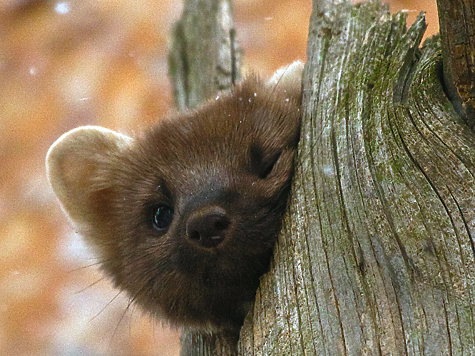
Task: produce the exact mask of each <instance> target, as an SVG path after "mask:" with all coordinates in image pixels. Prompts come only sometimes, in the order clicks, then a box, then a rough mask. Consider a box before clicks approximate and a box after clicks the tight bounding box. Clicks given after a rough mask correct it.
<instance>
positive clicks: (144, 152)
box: [47, 70, 301, 329]
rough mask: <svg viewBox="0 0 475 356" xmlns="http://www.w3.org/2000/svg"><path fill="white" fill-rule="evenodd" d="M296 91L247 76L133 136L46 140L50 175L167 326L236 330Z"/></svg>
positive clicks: (106, 262)
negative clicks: (51, 142)
mask: <svg viewBox="0 0 475 356" xmlns="http://www.w3.org/2000/svg"><path fill="white" fill-rule="evenodd" d="M300 71H301V70H300ZM300 71H298V74H299V75H300ZM298 83H300V80H299V81H298ZM299 98H300V88H299V87H298V90H297V92H295V91H292V90H290V89H288V87H279V86H278V85H277V84H266V83H264V82H262V81H260V80H259V79H257V78H255V77H251V78H249V79H247V80H245V81H244V82H243V83H241V84H239V85H238V86H236V87H235V88H234V89H233V90H232V91H231V92H230V93H227V94H220V95H219V96H218V97H217V98H216V99H215V100H214V99H213V100H210V101H209V102H207V103H206V104H205V105H203V106H202V107H201V108H200V109H198V110H194V111H190V112H185V113H178V114H176V115H174V116H172V117H169V118H164V119H162V120H161V121H160V122H159V123H157V124H156V125H155V126H153V127H151V128H150V129H149V130H147V131H146V132H143V133H142V134H140V135H137V136H134V137H128V136H125V135H122V134H119V133H116V132H114V131H110V130H107V129H104V128H99V127H92V126H89V127H82V128H78V129H75V130H72V131H71V132H69V133H66V134H65V135H63V136H62V137H61V138H60V139H58V141H57V142H56V143H55V144H54V145H53V146H52V147H51V149H50V151H49V153H48V157H47V170H48V176H49V179H50V182H51V184H52V187H53V190H54V191H55V193H56V195H57V196H58V198H59V200H60V202H61V204H62V206H63V208H64V210H65V211H66V213H67V214H68V215H69V217H70V218H71V220H72V221H73V223H74V224H75V226H76V227H77V229H78V230H79V232H81V233H82V234H83V235H84V237H85V238H86V240H87V241H88V242H89V243H90V244H92V245H93V246H94V247H95V248H96V250H97V252H98V254H99V257H100V259H101V261H102V268H103V269H104V270H105V272H106V273H107V274H108V275H109V276H110V277H112V280H113V281H114V283H115V285H116V286H117V287H118V288H120V289H123V290H126V291H127V292H128V294H129V296H130V298H131V299H132V300H133V301H135V302H136V303H138V304H139V305H140V306H142V307H143V308H144V309H145V310H146V311H148V312H150V313H151V314H153V315H155V316H157V317H158V318H160V319H163V320H165V321H167V322H169V323H171V324H174V325H179V326H186V327H192V328H207V329H210V328H231V329H232V328H236V327H239V326H240V325H241V324H242V321H243V319H244V316H245V314H246V312H247V310H248V308H249V305H250V304H251V303H252V300H253V298H254V294H255V291H256V289H257V287H258V284H259V278H260V276H261V275H262V274H263V273H264V272H265V271H266V270H267V268H268V265H269V261H270V258H271V255H272V250H273V246H274V243H275V240H276V237H277V234H278V232H279V230H280V225H281V220H282V216H283V213H284V212H285V207H286V202H287V199H288V194H289V189H290V182H291V178H292V174H293V160H294V156H295V152H296V147H297V142H298V134H299V122H300V112H299Z"/></svg>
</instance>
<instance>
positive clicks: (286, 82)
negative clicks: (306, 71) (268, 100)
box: [266, 61, 304, 102]
mask: <svg viewBox="0 0 475 356" xmlns="http://www.w3.org/2000/svg"><path fill="white" fill-rule="evenodd" d="M303 68H304V63H303V62H301V61H295V62H293V63H292V64H289V65H286V66H283V67H281V68H279V69H277V71H276V72H275V73H274V74H273V75H272V77H271V78H270V79H269V80H268V81H267V83H266V86H267V87H268V88H270V89H277V90H279V91H283V92H285V93H286V94H287V96H288V97H290V98H292V99H294V100H297V102H300V98H301V95H302V72H303Z"/></svg>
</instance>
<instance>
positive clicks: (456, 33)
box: [437, 0, 475, 128]
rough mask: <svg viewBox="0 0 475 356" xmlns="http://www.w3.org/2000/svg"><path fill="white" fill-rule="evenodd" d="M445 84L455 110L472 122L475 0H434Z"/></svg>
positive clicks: (474, 115)
mask: <svg viewBox="0 0 475 356" xmlns="http://www.w3.org/2000/svg"><path fill="white" fill-rule="evenodd" d="M437 9H438V11H439V24H440V37H441V38H442V53H443V56H442V57H443V63H444V66H443V73H444V85H445V90H446V92H447V95H448V96H449V98H450V99H451V101H452V103H453V104H454V107H455V110H456V111H457V113H458V114H460V116H462V118H463V119H464V121H465V122H466V123H467V125H469V126H470V127H472V128H473V127H474V126H475V0H437Z"/></svg>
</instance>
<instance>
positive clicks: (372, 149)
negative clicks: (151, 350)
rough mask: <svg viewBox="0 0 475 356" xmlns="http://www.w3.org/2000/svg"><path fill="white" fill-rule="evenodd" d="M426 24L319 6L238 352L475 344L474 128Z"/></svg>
mask: <svg viewBox="0 0 475 356" xmlns="http://www.w3.org/2000/svg"><path fill="white" fill-rule="evenodd" d="M424 30H425V22H424V16H423V15H420V16H419V18H418V20H417V21H416V23H415V24H414V25H413V26H412V27H411V28H410V29H409V30H408V31H406V24H405V15H404V14H401V13H399V14H396V15H391V14H390V13H389V12H388V10H387V8H386V7H382V6H381V5H380V3H379V2H376V1H371V2H367V3H363V4H359V5H354V6H353V5H351V4H350V3H349V2H345V1H334V2H333V3H331V2H330V1H327V2H325V3H324V2H323V1H321V2H318V1H315V2H314V9H313V14H312V18H311V23H310V35H309V40H308V46H309V47H308V62H307V65H306V69H305V73H304V83H303V88H304V97H303V124H302V133H301V142H300V147H299V159H298V166H297V171H296V174H295V177H294V185H293V190H292V199H291V204H290V208H289V211H288V214H287V216H286V219H285V224H284V228H283V231H282V234H281V236H280V238H279V242H278V244H277V248H276V251H275V262H274V263H273V266H272V268H271V271H270V273H268V274H267V275H266V276H265V277H264V278H263V280H262V283H261V288H260V290H259V291H258V295H257V298H256V305H255V308H254V311H253V312H252V313H251V314H250V315H249V316H248V319H247V320H246V323H245V325H244V327H243V329H242V331H241V342H240V354H242V355H331V356H333V355H362V354H364V355H422V354H425V355H452V354H455V355H469V354H473V350H475V313H474V309H475V303H474V302H475V278H474V277H475V256H474V255H475V249H474V244H473V238H474V237H475V209H474V208H475V194H474V191H475V179H474V176H475V137H474V134H473V131H472V130H470V128H469V127H468V126H467V125H466V124H465V123H464V122H463V121H462V120H461V118H460V117H459V116H458V115H457V113H456V112H455V111H454V109H453V106H452V105H451V103H450V102H449V100H448V99H447V98H446V96H445V95H444V90H443V87H442V85H441V83H440V78H441V66H442V59H441V50H440V48H441V45H440V41H439V39H438V38H435V39H431V40H428V41H427V42H426V44H425V45H424V46H423V47H422V48H421V49H419V44H420V41H421V38H422V35H423V33H424Z"/></svg>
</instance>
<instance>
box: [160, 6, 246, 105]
mask: <svg viewBox="0 0 475 356" xmlns="http://www.w3.org/2000/svg"><path fill="white" fill-rule="evenodd" d="M235 37H236V36H235V30H234V24H233V8H232V1H231V0H186V1H185V5H184V9H183V13H182V16H181V19H180V20H179V21H178V22H177V23H176V24H175V28H174V31H173V44H172V48H171V50H170V55H169V73H170V77H171V82H172V85H173V94H174V98H175V105H176V106H177V107H178V108H179V109H183V108H185V107H189V108H193V107H196V106H197V105H198V104H200V103H201V102H203V101H204V100H206V99H208V98H209V97H211V95H213V94H215V93H216V92H217V91H219V90H226V89H228V88H230V87H231V86H232V85H233V84H234V83H235V82H236V81H237V80H239V79H240V78H241V60H240V58H241V55H240V49H239V47H238V45H237V42H236V40H235Z"/></svg>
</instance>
